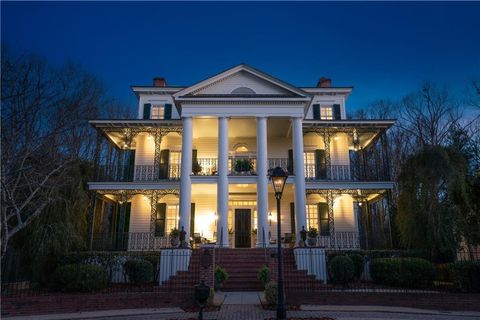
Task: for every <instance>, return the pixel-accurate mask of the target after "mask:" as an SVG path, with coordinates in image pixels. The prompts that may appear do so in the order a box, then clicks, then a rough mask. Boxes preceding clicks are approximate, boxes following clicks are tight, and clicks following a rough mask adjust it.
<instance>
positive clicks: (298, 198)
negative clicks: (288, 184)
mask: <svg viewBox="0 0 480 320" xmlns="http://www.w3.org/2000/svg"><path fill="white" fill-rule="evenodd" d="M292 123H293V172H294V173H295V228H296V235H295V237H296V239H300V233H299V232H300V231H301V230H302V226H305V230H306V229H307V217H306V212H305V204H306V196H305V171H304V162H303V128H302V118H293V119H292ZM297 242H298V241H297Z"/></svg>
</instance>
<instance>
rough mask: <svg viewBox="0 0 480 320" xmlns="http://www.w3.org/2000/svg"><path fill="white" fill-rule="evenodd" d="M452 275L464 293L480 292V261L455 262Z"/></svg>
mask: <svg viewBox="0 0 480 320" xmlns="http://www.w3.org/2000/svg"><path fill="white" fill-rule="evenodd" d="M452 275H453V279H454V281H455V284H456V285H457V287H458V288H460V289H461V290H462V291H465V292H480V260H475V261H459V262H455V263H454V264H453V267H452Z"/></svg>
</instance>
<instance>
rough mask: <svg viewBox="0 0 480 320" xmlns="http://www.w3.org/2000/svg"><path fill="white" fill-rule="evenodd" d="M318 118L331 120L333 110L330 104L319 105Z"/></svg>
mask: <svg viewBox="0 0 480 320" xmlns="http://www.w3.org/2000/svg"><path fill="white" fill-rule="evenodd" d="M320 119H322V120H333V110H332V107H331V106H322V107H320Z"/></svg>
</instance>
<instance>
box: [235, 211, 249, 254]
mask: <svg viewBox="0 0 480 320" xmlns="http://www.w3.org/2000/svg"><path fill="white" fill-rule="evenodd" d="M250 213H251V211H250V209H235V248H250V234H251V230H250V227H251V223H252V216H251V214H250Z"/></svg>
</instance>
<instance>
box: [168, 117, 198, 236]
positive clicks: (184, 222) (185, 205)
mask: <svg viewBox="0 0 480 320" xmlns="http://www.w3.org/2000/svg"><path fill="white" fill-rule="evenodd" d="M182 120H183V121H182V122H183V129H182V160H181V171H180V221H179V223H178V225H179V230H180V231H181V230H182V226H183V229H184V230H185V232H186V233H187V234H186V241H187V243H188V242H189V239H190V214H191V205H190V203H191V200H192V180H191V178H190V175H191V174H192V118H191V117H184V118H183V119H182ZM168 231H170V230H168Z"/></svg>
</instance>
